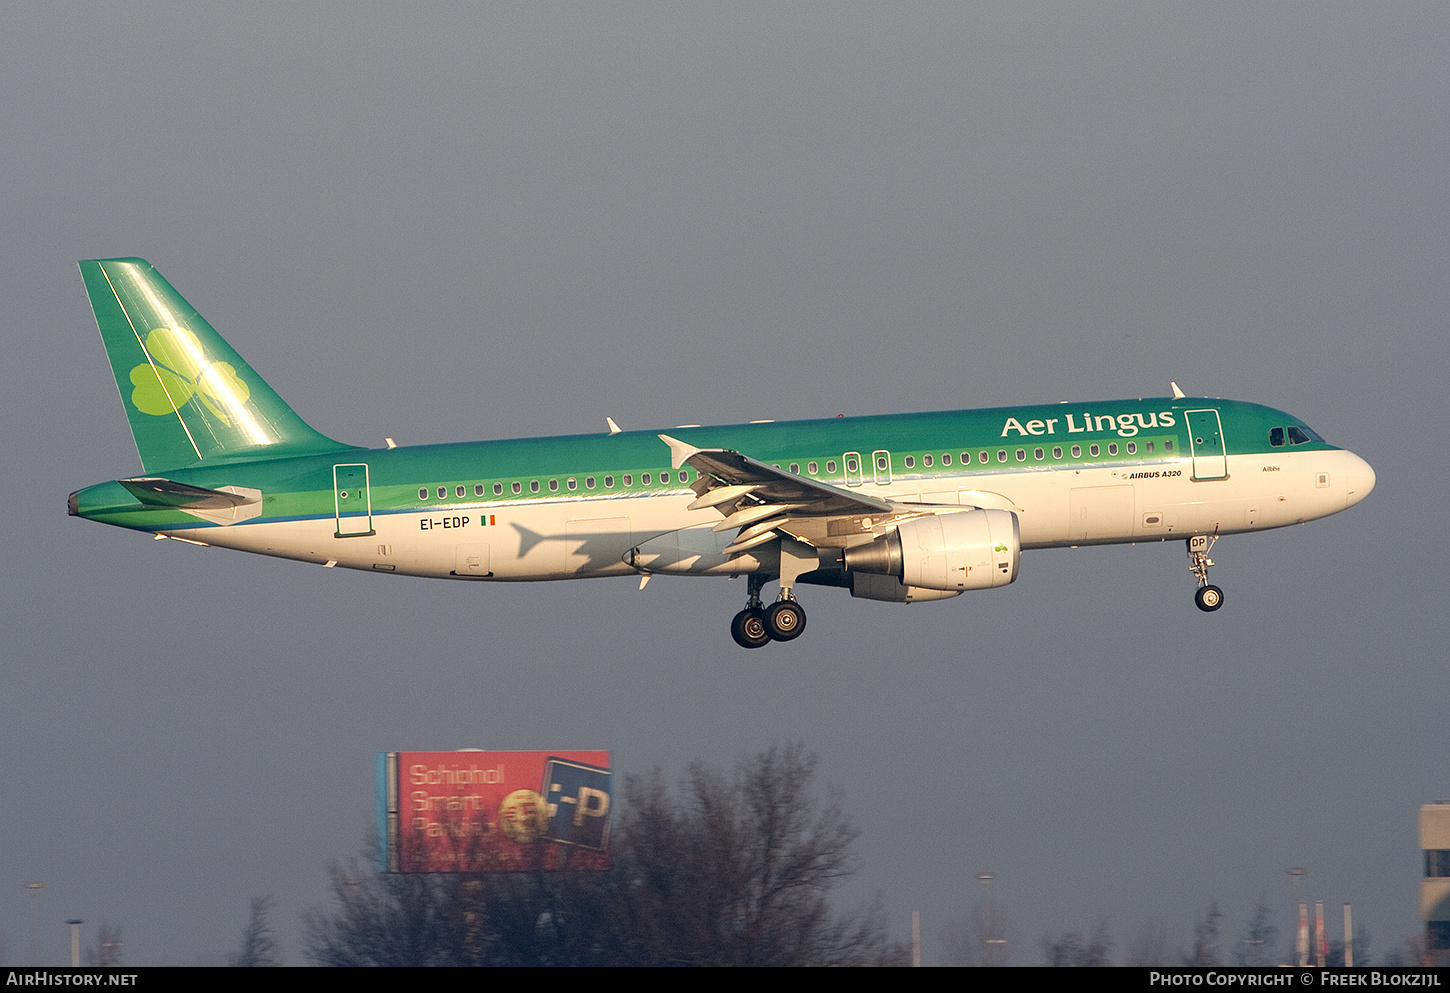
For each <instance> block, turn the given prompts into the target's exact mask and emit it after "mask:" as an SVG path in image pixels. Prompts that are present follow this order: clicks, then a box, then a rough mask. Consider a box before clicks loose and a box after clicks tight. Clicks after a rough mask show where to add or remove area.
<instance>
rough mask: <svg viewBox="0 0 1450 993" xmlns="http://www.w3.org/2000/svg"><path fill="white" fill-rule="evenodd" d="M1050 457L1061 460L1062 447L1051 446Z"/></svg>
mask: <svg viewBox="0 0 1450 993" xmlns="http://www.w3.org/2000/svg"><path fill="white" fill-rule="evenodd" d="M1052 457H1053V458H1055V459H1060V458H1062V446H1061V445H1053V446H1052Z"/></svg>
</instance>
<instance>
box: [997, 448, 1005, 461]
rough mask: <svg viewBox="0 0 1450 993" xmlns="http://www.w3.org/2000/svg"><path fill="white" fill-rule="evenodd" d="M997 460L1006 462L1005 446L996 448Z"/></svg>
mask: <svg viewBox="0 0 1450 993" xmlns="http://www.w3.org/2000/svg"><path fill="white" fill-rule="evenodd" d="M997 461H998V462H1006V461H1007V449H1005V448H999V449H997Z"/></svg>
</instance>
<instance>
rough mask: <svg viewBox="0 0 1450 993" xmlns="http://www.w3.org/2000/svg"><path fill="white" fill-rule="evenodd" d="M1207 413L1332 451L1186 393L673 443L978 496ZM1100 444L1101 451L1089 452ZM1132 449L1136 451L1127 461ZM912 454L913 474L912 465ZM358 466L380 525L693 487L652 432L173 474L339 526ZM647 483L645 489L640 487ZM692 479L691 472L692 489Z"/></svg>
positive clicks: (701, 432)
mask: <svg viewBox="0 0 1450 993" xmlns="http://www.w3.org/2000/svg"><path fill="white" fill-rule="evenodd" d="M1204 409H1213V410H1217V411H1218V412H1219V417H1220V420H1221V422H1222V425H1223V437H1224V442H1225V447H1226V450H1227V454H1228V455H1229V456H1233V455H1243V454H1251V453H1258V452H1263V453H1270V452H1282V451H1311V450H1327V449H1333V448H1334V446H1332V445H1327V444H1324V443H1323V442H1320V441H1317V440H1316V441H1311V442H1308V443H1305V444H1301V445H1299V446H1295V447H1294V448H1292V449H1286V448H1283V447H1271V445H1270V442H1269V432H1270V430H1271V429H1273V428H1276V427H1278V428H1286V427H1289V426H1298V427H1301V428H1302V427H1304V425H1303V423H1302V422H1301V421H1299V420H1298V419H1297V418H1295V417H1292V416H1290V415H1288V414H1286V413H1283V412H1281V411H1278V410H1274V409H1272V408H1269V407H1264V406H1260V405H1258V404H1251V403H1242V402H1237V401H1227V400H1208V399H1204V398H1191V397H1190V398H1183V399H1169V398H1163V399H1146V400H1119V401H1108V402H1101V403H1068V404H1049V405H1041V406H1032V407H1004V408H997V409H987V410H963V411H943V412H934V413H920V414H898V415H883V416H872V417H853V418H830V419H824V420H811V421H793V422H778V423H757V424H736V425H722V426H713V427H698V428H671V429H668V433H669V434H670V435H671V436H673V437H676V438H679V439H680V440H681V441H684V442H687V443H689V444H691V445H694V446H696V447H699V448H726V449H731V450H735V451H739V452H742V453H744V454H746V455H748V456H750V457H751V458H754V459H757V460H759V461H762V462H768V463H771V464H777V465H779V466H781V467H782V468H789V467H790V465H791V464H792V463H794V464H796V465H797V466H799V471H800V472H801V473H802V474H804V475H810V476H812V478H816V479H820V480H822V481H824V482H828V483H832V484H835V485H841V486H845V485H848V481H849V480H854V479H855V478H856V476H857V474H850V473H848V472H847V469H846V465H845V459H846V455H847V453H856V454H857V455H859V456H860V458H861V459H862V460H863V461H862V465H861V466H860V471H859V478H860V479H861V480H862V484H861V485H862V486H863V488H866V489H868V490H869V489H870V488H873V487H875V486H876V483H875V479H876V476H875V471H874V469H875V467H874V463H873V461H872V460H873V454H874V453H877V452H886V453H889V460H890V470H889V471H890V473H891V476H892V478H893V480H894V481H895V482H896V483H898V484H901V485H902V486H904V487H906V488H910V489H918V488H919V489H923V490H930V489H931V488H932V487H933V486H941V487H943V488H961V489H971V488H972V486H973V483H972V478H973V477H975V476H989V475H999V474H1001V473H1003V472H1013V471H1036V472H1042V471H1050V470H1053V469H1073V468H1081V467H1084V466H1103V465H1134V464H1144V463H1154V462H1163V461H1165V460H1174V459H1187V458H1188V457H1189V455H1190V451H1189V447H1188V439H1187V433H1186V432H1187V428H1186V420H1187V419H1186V418H1185V416H1184V412H1185V411H1190V410H1204ZM1170 422H1171V423H1170ZM1166 440H1171V441H1173V443H1174V444H1173V449H1172V450H1171V451H1165V446H1164V445H1163V442H1164V441H1166ZM1150 441H1152V442H1154V443H1155V444H1154V446H1153V447H1154V450H1153V451H1152V452H1148V451H1147V450H1146V448H1147V444H1148V442H1150ZM1094 444H1096V445H1097V446H1098V454H1097V455H1092V454H1091V449H1090V446H1092V445H1094ZM1130 444H1131V445H1132V446H1133V447H1134V448H1135V449H1136V451H1133V452H1129V451H1128V448H1129V445H1130ZM1073 445H1078V446H1080V449H1081V454H1080V455H1078V456H1076V457H1074V456H1072V455H1071V450H1072V446H1073ZM1110 445H1115V446H1117V450H1116V454H1113V453H1111V452H1110V450H1109V446H1110ZM1056 446H1061V447H1062V449H1063V455H1062V457H1053V454H1052V453H1053V448H1054V447H1056ZM1039 447H1041V448H1043V449H1044V458H1043V459H1040V460H1039V459H1037V458H1036V449H1037V448H1039ZM1018 449H1023V450H1024V451H1025V457H1024V459H1022V460H1018V458H1017V451H1018ZM983 452H987V453H988V458H989V461H988V462H987V463H985V464H984V463H982V462H981V461H980V458H981V453H983ZM999 452H1005V453H1006V460H1005V461H1001V460H999V457H998V453H999ZM963 453H968V455H969V456H970V458H971V462H970V464H963V462H962V455H963ZM926 455H931V456H932V459H933V465H932V466H930V467H928V466H926V465H925V464H924V463H925V459H924V457H925V456H926ZM945 455H949V456H950V457H951V462H950V464H945V459H943V456H945ZM908 456H911V457H912V458H913V460H914V462H915V465H914V466H911V467H908V466H907V465H906V461H905V460H906V458H907V457H908ZM357 462H362V463H366V464H367V465H368V472H369V482H370V491H371V493H370V496H371V503H372V513H373V514H374V515H382V514H390V513H406V512H418V511H422V512H426V511H430V510H434V509H438V508H440V507H446V506H449V505H457V506H461V505H473V506H479V505H499V506H510V505H514V506H517V505H532V504H535V503H542V502H546V501H581V500H589V499H595V500H607V499H609V498H617V497H626V496H630V497H638V496H648V495H652V494H653V495H662V494H665V493H668V492H671V491H683V489H684V486H685V485H686V484H685V483H683V482H681V481H680V475H679V472H680V471H679V470H675V469H673V468H672V467H671V465H670V450H669V447H668V446H667V445H666V444H665V443H664V442H663V441H661V440H660V439H659V436H658V435H657V434H656V433H655V432H652V431H638V432H624V433H620V434H615V435H605V434H597V435H575V436H563V437H552V438H521V439H506V440H500V441H482V442H468V443H457V444H448V445H426V446H418V447H410V448H395V449H377V450H362V449H352V450H345V451H341V452H338V453H336V454H327V455H309V456H300V457H295V458H283V459H266V460H254V461H228V462H226V463H225V464H211V465H208V464H205V463H204V464H202V465H200V466H196V467H193V468H188V469H179V470H175V471H172V472H168V473H167V474H166V475H167V478H170V479H173V480H175V481H176V482H180V483H186V484H189V485H193V486H202V487H207V488H212V489H216V488H221V487H223V486H228V485H231V486H245V487H249V488H253V489H258V490H261V491H262V493H263V495H264V498H263V507H262V511H261V514H260V515H259V516H257V517H255V518H252V519H251V520H249V521H245V522H241V523H238V524H235V525H229V526H235V527H244V526H246V525H247V524H251V523H265V522H268V521H277V520H299V519H321V518H331V517H333V516H334V514H335V508H336V503H335V494H334V489H333V478H334V477H333V466H334V465H335V464H338V463H357ZM812 462H815V463H816V467H817V471H816V472H815V473H810V472H809V469H808V467H809V465H810V463H812ZM832 465H834V468H831V466H832ZM662 472H668V473H669V477H670V480H669V482H668V483H661V482H660V481H659V479H660V473H662ZM646 473H648V474H649V477H650V483H649V484H645V483H644V482H643V478H642V477H643V476H644V474H646ZM626 475H629V476H630V477H631V482H630V485H629V486H625V485H624V482H623V480H624V477H625V476H626ZM591 476H592V477H593V478H594V481H595V485H594V487H593V488H592V489H590V488H587V486H586V480H587V479H588V478H589V477H591ZM606 476H612V477H613V486H612V487H606V486H605V485H604V479H605V477H606ZM848 477H849V480H848ZM694 478H695V474H694V472H693V471H690V472H689V479H690V480H691V481H693V480H694ZM570 479H573V480H574V481H575V489H573V490H570V489H568V481H569V480H570ZM550 480H555V481H557V485H558V489H557V490H550V489H549V481H550ZM535 481H537V482H538V483H539V491H538V492H537V493H535V492H533V491H532V490H531V488H530V483H532V482H535ZM515 482H518V483H520V488H521V490H522V492H521V493H520V494H517V495H516V494H514V493H513V492H512V484H513V483H515ZM495 483H497V484H499V485H500V486H501V488H502V490H503V492H502V493H501V494H497V495H496V494H495V493H494V492H493V487H494V484H495ZM479 484H481V485H482V486H483V488H484V492H483V494H482V496H479V495H476V493H475V489H474V488H475V486H477V485H479ZM460 485H461V486H464V487H465V495H464V496H463V497H458V496H457V495H456V493H457V487H458V486H460ZM439 487H445V488H446V492H447V496H446V497H444V498H443V499H439V498H438V496H437V492H438V488H439ZM420 489H426V490H427V492H428V498H427V499H426V500H424V499H420V498H419V490H420ZM75 500H76V513H78V514H79V516H82V517H87V518H90V519H93V520H99V521H103V522H105V523H108V524H115V525H120V526H123V527H130V528H136V529H139V530H144V531H164V530H171V529H180V528H192V527H209V526H215V525H211V524H209V523H207V522H205V521H201V520H198V519H197V518H196V517H194V516H192V515H189V514H186V513H185V512H183V511H179V510H172V509H160V508H147V507H144V506H143V505H142V504H140V503H139V502H138V501H137V500H135V498H134V497H133V496H132V495H131V494H130V493H128V492H127V491H126V490H125V489H124V488H123V487H121V486H120V485H119V484H117V483H102V484H100V485H98V486H92V487H88V488H86V489H84V490H81V491H79V492H78V493H77V494H76V495H75Z"/></svg>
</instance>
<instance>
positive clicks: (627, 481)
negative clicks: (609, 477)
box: [620, 472, 634, 486]
mask: <svg viewBox="0 0 1450 993" xmlns="http://www.w3.org/2000/svg"><path fill="white" fill-rule="evenodd" d="M620 482H621V483H622V484H623V485H625V486H633V485H634V476H633V475H632V474H630V473H627V472H626V473H625V474H624V475H623V476H622V477H621V478H620Z"/></svg>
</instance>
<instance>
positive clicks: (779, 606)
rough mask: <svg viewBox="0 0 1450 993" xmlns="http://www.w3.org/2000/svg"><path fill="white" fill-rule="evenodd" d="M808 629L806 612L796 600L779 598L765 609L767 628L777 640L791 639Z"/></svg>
mask: <svg viewBox="0 0 1450 993" xmlns="http://www.w3.org/2000/svg"><path fill="white" fill-rule="evenodd" d="M805 629H806V612H805V611H804V610H802V609H801V605H800V604H798V603H796V602H795V601H794V600H777V601H775V603H773V604H771V605H770V607H769V608H767V609H766V611H765V630H766V631H768V632H770V636H771V637H772V638H774V639H775V640H776V641H791V640H793V639H795V638H799V637H800V636H801V632H802V631H804V630H805Z"/></svg>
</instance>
